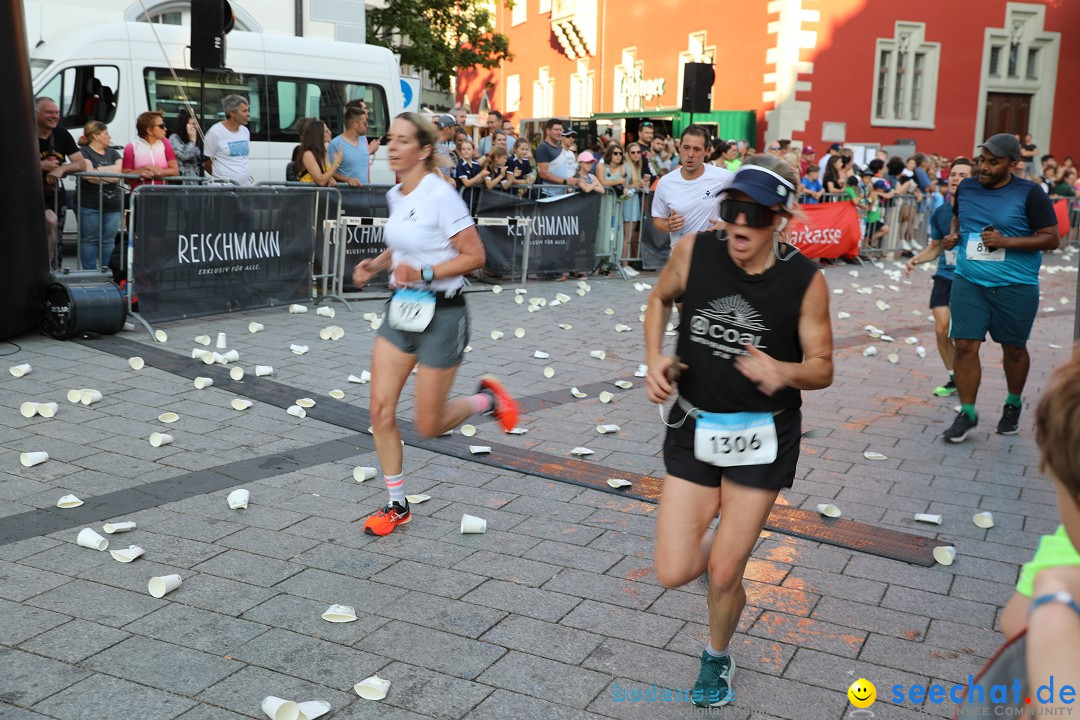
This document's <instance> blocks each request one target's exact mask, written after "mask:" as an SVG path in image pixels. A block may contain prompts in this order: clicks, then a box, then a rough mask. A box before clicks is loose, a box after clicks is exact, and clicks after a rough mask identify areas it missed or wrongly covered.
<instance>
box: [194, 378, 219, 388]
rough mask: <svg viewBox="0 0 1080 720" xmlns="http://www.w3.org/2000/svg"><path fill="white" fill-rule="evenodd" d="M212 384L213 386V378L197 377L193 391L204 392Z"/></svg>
mask: <svg viewBox="0 0 1080 720" xmlns="http://www.w3.org/2000/svg"><path fill="white" fill-rule="evenodd" d="M213 384H214V378H208V377H197V378H195V389H196V390H205V389H206V388H208V387H210V386H211V385H213Z"/></svg>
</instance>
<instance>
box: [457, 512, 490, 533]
mask: <svg viewBox="0 0 1080 720" xmlns="http://www.w3.org/2000/svg"><path fill="white" fill-rule="evenodd" d="M486 530H487V520H485V519H484V518H478V517H476V516H475V515H467V514H466V515H462V516H461V534H462V535H478V534H481V533H483V532H484V531H486Z"/></svg>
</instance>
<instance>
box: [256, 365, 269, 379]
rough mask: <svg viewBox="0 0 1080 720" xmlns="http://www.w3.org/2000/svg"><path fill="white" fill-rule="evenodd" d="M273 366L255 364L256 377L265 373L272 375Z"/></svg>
mask: <svg viewBox="0 0 1080 720" xmlns="http://www.w3.org/2000/svg"><path fill="white" fill-rule="evenodd" d="M273 374H274V368H273V367H271V366H269V365H256V366H255V375H256V376H257V377H266V376H267V375H273Z"/></svg>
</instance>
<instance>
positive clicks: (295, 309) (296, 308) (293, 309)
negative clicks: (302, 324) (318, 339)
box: [289, 304, 307, 315]
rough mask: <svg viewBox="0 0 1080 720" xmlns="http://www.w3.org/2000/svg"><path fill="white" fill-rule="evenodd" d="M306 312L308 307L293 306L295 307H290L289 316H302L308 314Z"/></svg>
mask: <svg viewBox="0 0 1080 720" xmlns="http://www.w3.org/2000/svg"><path fill="white" fill-rule="evenodd" d="M306 312H307V305H296V304H293V305H290V306H289V314H290V315H301V314H303V313H306Z"/></svg>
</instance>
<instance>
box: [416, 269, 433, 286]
mask: <svg viewBox="0 0 1080 720" xmlns="http://www.w3.org/2000/svg"><path fill="white" fill-rule="evenodd" d="M420 278H421V279H422V280H423V281H424V282H426V283H429V284H430V283H431V281H432V280H434V279H435V268H433V267H431V266H430V265H424V266H423V267H421V268H420Z"/></svg>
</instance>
